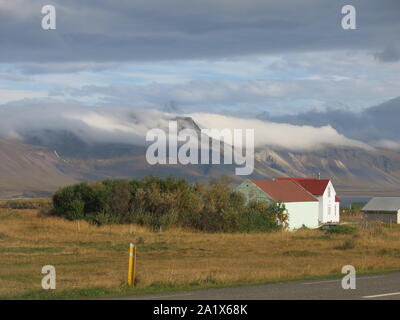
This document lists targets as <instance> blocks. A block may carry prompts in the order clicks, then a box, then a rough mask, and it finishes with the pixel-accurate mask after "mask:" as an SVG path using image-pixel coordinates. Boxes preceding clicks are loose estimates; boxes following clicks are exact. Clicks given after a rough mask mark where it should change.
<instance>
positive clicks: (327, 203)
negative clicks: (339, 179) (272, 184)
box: [277, 178, 340, 223]
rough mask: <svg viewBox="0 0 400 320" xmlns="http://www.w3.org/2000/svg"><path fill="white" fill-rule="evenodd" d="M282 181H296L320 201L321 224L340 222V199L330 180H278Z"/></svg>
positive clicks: (319, 216)
mask: <svg viewBox="0 0 400 320" xmlns="http://www.w3.org/2000/svg"><path fill="white" fill-rule="evenodd" d="M277 180H280V181H287V180H290V181H294V182H296V183H297V184H298V185H300V186H302V187H303V188H304V189H306V190H307V191H308V192H310V193H311V194H312V195H314V196H315V197H316V198H317V199H318V201H319V214H318V220H319V222H320V223H327V222H339V221H340V199H339V198H338V197H337V196H336V191H335V188H334V187H333V184H332V182H331V181H330V180H327V179H322V180H321V179H314V178H277Z"/></svg>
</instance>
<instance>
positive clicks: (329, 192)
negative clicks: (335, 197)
mask: <svg viewBox="0 0 400 320" xmlns="http://www.w3.org/2000/svg"><path fill="white" fill-rule="evenodd" d="M328 197H329V198H330V197H331V188H328Z"/></svg>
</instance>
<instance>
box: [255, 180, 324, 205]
mask: <svg viewBox="0 0 400 320" xmlns="http://www.w3.org/2000/svg"><path fill="white" fill-rule="evenodd" d="M250 181H251V182H253V183H254V184H255V185H256V186H257V187H259V188H260V189H261V190H263V191H264V192H265V193H266V194H268V195H269V196H270V197H271V198H272V199H273V200H275V201H282V202H314V201H318V200H317V199H316V198H315V197H314V196H313V195H312V194H310V193H309V192H308V191H307V190H305V189H304V188H302V187H301V186H299V185H298V184H296V183H295V182H293V181H278V180H250Z"/></svg>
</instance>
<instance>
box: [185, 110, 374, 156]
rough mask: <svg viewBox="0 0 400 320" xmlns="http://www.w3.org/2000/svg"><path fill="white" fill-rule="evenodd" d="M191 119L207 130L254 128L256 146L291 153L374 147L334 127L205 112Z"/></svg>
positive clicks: (194, 115)
mask: <svg viewBox="0 0 400 320" xmlns="http://www.w3.org/2000/svg"><path fill="white" fill-rule="evenodd" d="M187 116H190V117H192V118H193V119H194V120H195V121H196V122H197V123H198V124H200V125H201V126H203V127H205V128H216V129H225V128H226V129H231V130H233V129H243V130H245V129H254V132H255V146H256V147H263V146H276V147H281V148H286V149H290V150H311V149H315V148H323V147H325V146H327V145H336V146H347V147H358V148H368V149H369V148H370V147H369V146H368V145H367V144H365V143H362V142H359V141H357V140H352V139H348V138H346V137H345V136H343V135H341V134H339V133H338V132H337V131H336V130H335V129H333V128H332V127H330V126H323V127H312V126H295V125H290V124H284V123H274V122H268V121H261V120H255V119H241V118H235V117H228V116H223V115H217V114H205V113H197V114H188V115H187Z"/></svg>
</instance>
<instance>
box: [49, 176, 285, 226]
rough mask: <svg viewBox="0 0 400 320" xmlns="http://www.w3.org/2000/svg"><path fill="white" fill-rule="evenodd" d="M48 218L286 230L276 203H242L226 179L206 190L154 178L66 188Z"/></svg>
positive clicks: (179, 181)
mask: <svg viewBox="0 0 400 320" xmlns="http://www.w3.org/2000/svg"><path fill="white" fill-rule="evenodd" d="M53 205H54V208H53V210H52V214H53V215H56V216H60V217H64V218H67V219H70V220H76V219H79V220H86V221H89V222H90V223H93V224H97V225H101V224H110V223H135V224H140V225H144V226H148V227H150V228H152V229H155V230H158V229H159V228H167V227H170V226H175V227H186V228H191V229H196V230H200V231H206V232H253V231H255V232H264V231H273V230H278V229H280V226H281V225H284V220H285V214H284V212H285V208H284V206H283V205H282V204H280V203H271V204H268V203H267V202H263V201H260V202H250V203H246V201H245V198H244V196H243V195H242V194H240V193H237V192H234V191H233V190H232V189H231V187H230V186H229V183H228V182H227V181H224V179H220V180H213V181H210V183H209V184H208V185H205V184H201V183H196V184H190V183H188V182H187V181H186V180H184V179H175V178H171V177H169V178H166V179H161V178H158V177H154V176H149V177H146V178H144V179H142V180H130V181H127V180H105V181H102V182H97V183H94V184H88V183H80V184H76V185H72V186H67V187H64V188H62V189H60V190H58V191H57V192H56V193H55V194H54V196H53Z"/></svg>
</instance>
